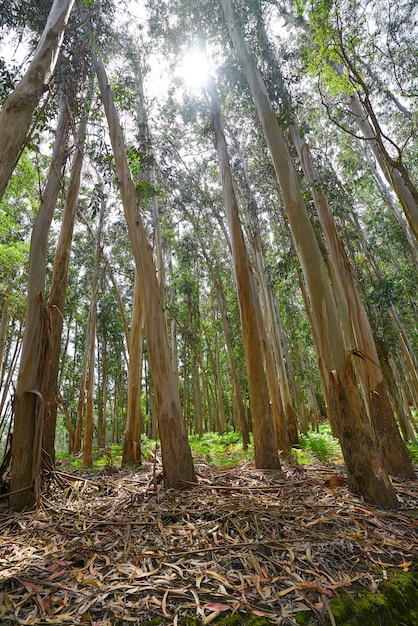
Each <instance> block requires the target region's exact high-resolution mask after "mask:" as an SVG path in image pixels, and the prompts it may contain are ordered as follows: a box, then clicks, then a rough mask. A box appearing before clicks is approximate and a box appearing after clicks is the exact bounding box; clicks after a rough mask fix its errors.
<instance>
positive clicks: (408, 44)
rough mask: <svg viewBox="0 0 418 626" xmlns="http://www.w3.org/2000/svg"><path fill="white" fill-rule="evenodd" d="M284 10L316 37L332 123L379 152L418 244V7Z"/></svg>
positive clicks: (317, 67)
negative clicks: (414, 109)
mask: <svg viewBox="0 0 418 626" xmlns="http://www.w3.org/2000/svg"><path fill="white" fill-rule="evenodd" d="M277 4H278V5H279V11H280V12H281V14H282V15H283V16H284V17H285V18H286V19H289V20H291V21H292V22H293V23H294V24H295V25H297V28H301V27H302V28H303V29H304V30H305V32H307V33H308V34H309V36H310V41H309V44H308V51H307V53H306V58H307V65H308V67H309V68H310V70H311V71H312V72H313V73H315V74H317V75H318V76H319V78H320V81H321V83H322V86H324V87H328V94H325V93H324V92H323V101H324V104H325V106H326V107H327V110H328V113H329V115H330V117H331V119H333V120H334V122H335V123H336V124H337V125H338V126H339V127H340V128H344V129H345V130H346V131H347V132H348V133H351V134H352V135H354V136H355V137H358V138H361V139H362V140H363V141H364V142H365V144H366V146H367V147H368V148H369V149H370V150H371V151H372V153H373V155H374V158H375V159H376V161H377V163H378V165H379V167H380V168H381V171H382V172H383V175H384V176H385V178H386V180H387V182H388V183H389V185H390V187H391V188H392V190H393V192H394V193H395V194H396V196H397V198H398V200H399V202H400V204H401V206H402V208H403V210H404V212H405V216H406V218H407V220H408V223H409V227H410V229H411V231H412V233H413V234H414V236H415V238H416V239H417V238H418V190H417V187H416V183H415V182H414V173H415V175H416V170H415V172H414V168H415V161H416V152H415V148H414V145H415V144H416V124H415V123H414V119H413V115H412V113H411V111H410V110H409V109H408V106H409V102H407V104H406V105H405V104H403V103H402V102H401V100H409V101H410V102H412V98H413V97H414V93H415V92H416V85H417V83H416V81H417V73H416V68H415V69H411V71H408V70H407V69H406V68H408V67H409V66H410V58H411V57H413V56H416V54H417V47H416V36H415V37H413V36H411V32H414V29H415V32H416V7H413V5H411V4H409V3H403V2H397V3H396V11H395V10H394V7H393V3H390V5H389V3H388V4H387V6H385V5H384V4H383V3H379V4H378V5H375V4H374V3H372V2H367V3H365V4H364V5H363V4H361V5H359V4H358V3H355V2H352V1H351V0H347V1H345V2H340V1H338V2H337V1H331V2H326V3H323V2H317V3H313V4H312V5H311V6H309V7H308V6H307V5H304V4H302V5H299V15H297V14H296V15H295V12H294V10H293V7H292V8H291V9H290V10H289V9H287V8H286V7H285V6H284V5H283V4H282V3H280V2H279V3H277ZM305 8H306V13H305ZM395 13H396V15H397V18H396V20H395V19H394V17H393V16H394V15H395ZM305 15H306V19H305ZM400 59H401V61H400ZM376 63H378V65H377V64H376ZM377 74H379V75H380V77H381V79H380V81H377V80H376V75H377ZM401 77H402V78H401ZM381 82H383V83H384V88H383V89H382V88H381ZM387 109H389V110H391V111H392V112H391V114H389V116H388V115H387V114H386V110H387ZM359 133H360V134H359ZM414 139H415V142H414Z"/></svg>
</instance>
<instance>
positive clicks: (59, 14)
mask: <svg viewBox="0 0 418 626" xmlns="http://www.w3.org/2000/svg"><path fill="white" fill-rule="evenodd" d="M73 4H74V0H54V2H53V4H52V7H51V10H50V12H49V16H48V20H47V22H46V25H45V28H44V31H43V33H42V36H41V38H40V40H39V43H38V47H37V48H36V50H35V54H34V57H33V59H32V61H31V63H30V65H29V67H28V69H27V71H26V73H25V75H24V76H23V78H22V79H21V80H20V82H19V83H18V85H17V86H16V88H15V90H14V91H13V92H12V93H11V94H10V96H9V97H8V98H7V100H6V101H5V102H4V103H3V106H2V109H1V116H0V201H1V199H2V198H3V194H4V192H5V189H6V187H7V183H8V182H9V179H10V176H11V175H12V173H13V170H14V169H15V167H16V164H17V161H18V160H19V157H20V154H21V151H22V148H23V145H24V142H25V137H26V133H27V131H28V128H29V125H30V122H31V119H32V115H33V113H34V111H35V109H36V107H37V106H38V103H39V101H40V99H41V97H42V94H43V93H45V92H46V91H48V83H49V81H50V79H51V76H52V74H53V72H54V69H55V64H56V62H57V58H58V54H59V51H60V48H61V43H62V40H63V38H64V34H65V27H66V25H67V21H68V18H69V16H70V13H71V9H72V7H73Z"/></svg>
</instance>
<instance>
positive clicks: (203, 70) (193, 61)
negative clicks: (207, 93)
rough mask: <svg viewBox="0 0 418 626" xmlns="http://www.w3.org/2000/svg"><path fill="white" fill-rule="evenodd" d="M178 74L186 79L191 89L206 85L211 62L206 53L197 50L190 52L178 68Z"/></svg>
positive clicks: (186, 83) (187, 85) (185, 81)
mask: <svg viewBox="0 0 418 626" xmlns="http://www.w3.org/2000/svg"><path fill="white" fill-rule="evenodd" d="M177 76H178V77H179V78H181V79H182V80H183V81H184V83H185V85H186V87H188V88H189V89H193V88H194V87H202V86H203V85H205V84H206V82H207V80H208V77H209V63H208V58H207V56H206V54H204V53H203V52H198V51H195V50H191V51H190V52H188V53H187V54H186V56H185V57H184V59H183V62H182V64H181V65H180V67H179V68H178V70H177Z"/></svg>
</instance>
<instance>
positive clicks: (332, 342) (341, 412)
mask: <svg viewBox="0 0 418 626" xmlns="http://www.w3.org/2000/svg"><path fill="white" fill-rule="evenodd" d="M221 5H222V8H223V11H224V15H225V20H226V24H227V26H228V29H229V34H230V37H231V40H232V42H233V44H234V47H235V50H236V52H237V55H238V57H239V59H240V62H241V66H242V68H243V71H244V74H245V76H246V79H247V81H248V84H249V87H250V89H251V92H252V95H253V98H254V102H255V105H256V108H257V112H258V115H259V118H260V122H261V125H262V128H263V132H264V136H265V139H266V142H267V145H268V147H269V150H270V154H271V157H272V160H273V165H274V168H275V171H276V175H277V178H278V180H279V184H280V188H281V191H282V195H283V199H284V203H285V207H286V212H287V215H288V218H289V223H290V227H291V230H292V234H293V237H294V241H295V244H296V248H297V252H298V256H299V259H300V262H301V266H302V271H303V274H304V277H305V281H306V285H307V288H308V292H309V298H310V302H311V306H312V313H313V317H314V323H315V326H316V328H317V331H318V337H319V349H320V358H321V359H322V360H323V362H324V366H325V370H326V375H327V380H326V384H327V386H328V389H329V396H330V397H331V398H332V401H333V405H332V408H333V410H334V412H335V415H336V418H337V422H338V425H339V435H340V441H341V447H342V450H343V454H344V459H345V462H346V468H347V474H348V480H349V486H350V489H351V490H352V491H353V492H355V493H359V494H361V495H362V496H363V497H364V498H365V499H366V500H368V501H369V502H371V503H373V504H376V505H378V506H381V507H382V508H396V507H397V506H398V501H397V498H396V494H395V491H394V489H393V486H392V484H391V482H390V480H389V477H388V475H387V471H386V468H385V466H384V464H383V462H382V458H381V454H380V450H379V448H378V445H377V443H376V440H375V435H374V432H373V430H372V428H371V425H370V423H369V420H368V417H367V414H366V409H365V406H364V403H363V401H362V399H361V396H360V394H359V391H358V389H357V386H356V383H355V380H354V376H353V372H352V368H351V363H350V359H349V354H348V353H347V350H346V348H345V344H344V339H343V337H342V333H341V329H340V325H339V320H338V314H337V309H336V305H335V301H334V297H333V294H332V291H331V287H330V284H329V280H328V276H327V272H326V269H325V265H324V260H323V257H322V254H321V251H320V249H319V246H318V242H317V239H316V237H315V233H314V230H313V227H312V224H311V222H310V220H309V216H308V212H307V210H306V206H305V202H304V199H303V196H302V193H301V190H300V183H299V180H298V177H297V173H296V170H295V168H294V166H293V163H292V161H291V158H290V155H289V153H288V150H287V147H286V144H285V141H284V138H283V134H282V132H281V130H280V127H279V124H278V122H277V117H276V115H275V113H274V111H273V109H272V107H271V104H270V101H269V98H268V95H267V91H266V88H265V85H264V82H263V80H262V78H261V74H260V72H259V70H258V69H257V67H256V64H255V62H254V60H253V58H252V57H251V54H250V51H249V49H248V47H247V44H246V43H245V40H244V38H243V35H242V33H241V31H240V30H239V28H238V27H237V24H236V20H235V16H234V13H233V8H232V3H231V1H230V0H221Z"/></svg>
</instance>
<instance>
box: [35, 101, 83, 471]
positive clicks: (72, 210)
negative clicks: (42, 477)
mask: <svg viewBox="0 0 418 626" xmlns="http://www.w3.org/2000/svg"><path fill="white" fill-rule="evenodd" d="M89 102H90V96H89V94H87V95H86V103H89ZM82 113H83V115H82V119H81V120H80V122H79V127H78V132H77V137H76V147H75V154H74V156H73V160H72V163H71V171H70V178H69V182H68V188H67V193H66V197H65V203H64V209H63V213H62V218H61V227H60V234H59V239H58V242H57V247H56V251H55V257H54V265H53V271H52V278H51V285H50V290H49V299H48V308H49V311H50V341H49V344H48V348H47V355H46V368H47V381H46V385H45V414H44V425H43V435H42V439H43V443H42V447H43V449H44V450H45V452H46V454H47V455H48V456H49V458H50V459H51V461H52V463H54V462H55V430H56V419H57V394H58V372H59V363H60V357H61V338H62V329H63V321H64V315H63V314H64V307H65V299H66V293H67V285H68V269H69V263H70V250H71V244H72V240H73V232H74V224H75V219H76V211H77V204H78V196H79V190H80V180H81V170H82V166H83V159H84V145H85V141H86V134H87V106H85V107H84V111H82Z"/></svg>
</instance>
